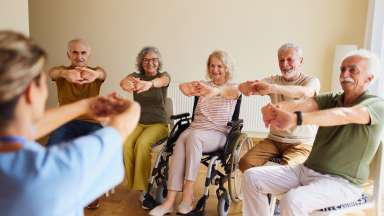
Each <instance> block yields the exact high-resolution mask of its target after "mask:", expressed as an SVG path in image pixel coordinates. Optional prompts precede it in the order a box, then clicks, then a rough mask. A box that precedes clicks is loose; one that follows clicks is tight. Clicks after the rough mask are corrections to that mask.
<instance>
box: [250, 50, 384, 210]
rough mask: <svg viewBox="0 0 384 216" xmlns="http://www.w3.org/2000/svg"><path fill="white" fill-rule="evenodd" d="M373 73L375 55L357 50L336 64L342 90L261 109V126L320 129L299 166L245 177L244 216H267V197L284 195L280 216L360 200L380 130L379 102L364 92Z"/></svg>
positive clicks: (254, 171) (381, 106)
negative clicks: (303, 126) (262, 121)
mask: <svg viewBox="0 0 384 216" xmlns="http://www.w3.org/2000/svg"><path fill="white" fill-rule="evenodd" d="M378 72H380V67H379V60H378V58H377V56H375V55H374V54H372V53H371V52H369V51H367V50H357V51H354V52H352V53H349V54H348V55H347V56H346V57H345V58H344V60H343V61H342V63H341V67H340V84H341V86H342V89H343V92H340V93H328V94H322V95H319V96H315V97H311V98H308V99H306V100H303V101H292V102H282V103H279V104H268V105H266V106H265V107H263V108H262V113H263V120H264V123H265V124H266V125H267V126H271V127H272V128H278V129H281V130H284V129H288V128H292V127H295V126H298V125H318V126H319V129H318V132H317V135H316V138H315V141H314V144H313V148H312V151H311V153H310V155H309V157H308V159H307V160H306V161H305V162H304V163H303V164H298V165H285V166H263V167H256V168H251V169H248V170H247V171H246V172H245V173H244V190H243V191H244V203H243V213H244V215H252V216H254V215H269V214H270V212H269V211H270V209H269V206H268V205H269V204H268V198H267V194H273V195H275V194H283V193H285V194H284V195H283V197H282V199H281V200H280V210H281V215H283V216H286V215H302V216H305V215H308V213H310V212H312V211H314V210H317V209H321V208H325V207H329V206H334V205H340V204H342V203H348V202H352V201H355V200H357V199H358V198H359V197H360V196H361V192H362V189H361V187H360V186H361V184H362V183H363V182H365V181H366V180H367V178H368V175H369V165H370V163H371V162H372V159H373V157H374V155H375V153H376V151H377V149H378V147H379V143H380V135H381V133H382V131H383V124H382V122H383V120H384V115H383V114H384V101H383V100H382V99H381V98H379V97H377V96H375V95H373V94H371V93H369V91H368V87H369V85H370V84H371V83H372V81H373V79H374V74H375V73H378Z"/></svg>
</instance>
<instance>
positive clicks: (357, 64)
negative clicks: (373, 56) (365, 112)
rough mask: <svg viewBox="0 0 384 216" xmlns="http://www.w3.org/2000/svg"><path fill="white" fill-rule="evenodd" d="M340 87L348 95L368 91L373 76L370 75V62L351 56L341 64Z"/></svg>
mask: <svg viewBox="0 0 384 216" xmlns="http://www.w3.org/2000/svg"><path fill="white" fill-rule="evenodd" d="M339 79H340V85H341V87H342V89H343V90H344V92H345V93H346V94H348V93H354V94H361V93H363V92H364V91H366V90H367V88H368V85H369V83H370V82H371V81H372V79H373V75H372V74H370V73H368V61H367V60H366V59H364V58H362V57H360V56H350V57H348V58H346V59H344V61H343V62H342V63H341V66H340V78H339Z"/></svg>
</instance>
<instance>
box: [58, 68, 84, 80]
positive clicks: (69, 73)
mask: <svg viewBox="0 0 384 216" xmlns="http://www.w3.org/2000/svg"><path fill="white" fill-rule="evenodd" d="M62 77H63V78H64V79H65V80H67V81H68V82H70V83H75V84H81V82H82V81H83V78H82V77H81V72H80V71H79V70H77V69H71V70H64V71H63V72H62Z"/></svg>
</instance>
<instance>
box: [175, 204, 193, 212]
mask: <svg viewBox="0 0 384 216" xmlns="http://www.w3.org/2000/svg"><path fill="white" fill-rule="evenodd" d="M192 210H193V207H192V205H190V204H186V203H185V202H181V203H180V204H179V206H178V207H177V213H179V214H188V213H189V212H191V211H192Z"/></svg>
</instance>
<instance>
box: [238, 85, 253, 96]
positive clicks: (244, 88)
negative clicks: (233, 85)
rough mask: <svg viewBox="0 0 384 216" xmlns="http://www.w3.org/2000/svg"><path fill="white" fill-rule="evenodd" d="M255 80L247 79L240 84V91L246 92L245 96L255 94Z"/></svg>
mask: <svg viewBox="0 0 384 216" xmlns="http://www.w3.org/2000/svg"><path fill="white" fill-rule="evenodd" d="M254 82H255V81H246V82H243V83H241V84H240V85H239V91H240V92H241V93H242V94H244V95H245V96H250V95H253V94H255V89H254V87H253V85H252V84H253V83H254Z"/></svg>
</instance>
